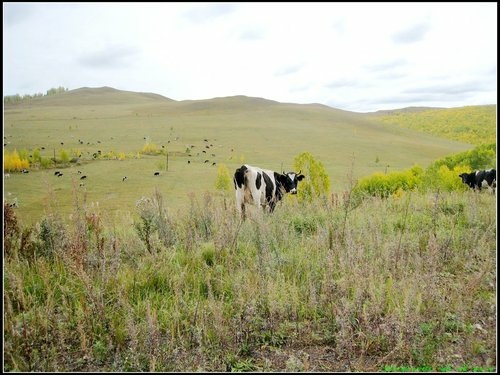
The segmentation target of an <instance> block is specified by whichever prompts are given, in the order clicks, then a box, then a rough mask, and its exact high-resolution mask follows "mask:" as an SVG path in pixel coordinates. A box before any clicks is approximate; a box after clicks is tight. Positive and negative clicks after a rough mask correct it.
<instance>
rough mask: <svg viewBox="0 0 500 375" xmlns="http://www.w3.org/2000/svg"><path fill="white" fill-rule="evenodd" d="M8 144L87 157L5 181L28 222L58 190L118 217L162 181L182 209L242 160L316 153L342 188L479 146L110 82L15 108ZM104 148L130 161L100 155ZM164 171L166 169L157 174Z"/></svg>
mask: <svg viewBox="0 0 500 375" xmlns="http://www.w3.org/2000/svg"><path fill="white" fill-rule="evenodd" d="M205 139H206V140H207V142H206V141H205ZM146 143H150V144H154V145H156V146H157V147H158V149H160V150H162V151H164V152H165V153H168V154H169V159H168V171H167V170H166V161H167V160H166V155H162V156H146V157H141V158H140V159H137V158H136V157H137V153H138V151H140V150H141V149H142V148H143V147H144V146H145V144H146ZM4 145H5V146H4V150H7V151H13V150H14V149H16V150H18V151H19V150H22V149H26V150H28V153H32V152H33V150H34V149H36V148H38V149H40V150H41V153H42V156H45V157H47V158H50V157H53V156H54V155H55V156H56V158H59V154H60V153H61V151H63V150H64V151H66V152H67V153H69V154H70V155H76V156H79V159H78V162H77V163H72V164H70V165H69V166H68V167H67V168H61V166H60V165H57V166H55V167H57V169H61V171H62V172H63V176H62V177H60V178H57V177H55V176H54V169H52V170H47V169H42V170H31V171H30V173H29V174H19V173H11V174H10V178H7V179H5V181H4V197H5V199H7V200H8V201H9V202H10V201H11V200H12V199H14V198H17V200H18V202H19V208H18V214H19V216H20V217H21V218H22V219H23V220H29V221H33V220H36V219H37V218H39V217H40V216H41V215H42V213H43V211H44V210H45V209H46V207H45V206H46V205H45V202H46V198H47V196H48V195H50V194H53V195H55V197H56V198H57V201H58V204H59V209H60V210H61V211H62V212H64V213H66V214H69V212H70V211H71V199H72V196H73V194H74V191H75V189H76V190H84V191H85V193H86V194H87V195H86V196H87V199H88V201H89V202H99V204H101V205H102V207H103V208H106V209H107V210H109V211H110V212H114V213H116V214H117V215H121V214H122V213H123V212H130V211H133V210H134V205H135V202H136V201H137V200H138V199H139V198H140V197H141V196H143V195H145V194H147V193H149V192H150V191H151V189H152V188H153V187H158V188H159V189H160V190H161V191H162V193H164V195H165V197H166V199H167V202H168V204H169V206H171V207H172V208H174V209H177V208H181V209H182V208H183V207H185V206H186V204H187V201H188V199H187V193H189V192H194V193H197V194H201V193H203V192H205V191H213V190H214V182H215V178H216V170H217V165H219V164H221V163H222V164H225V165H226V166H227V168H228V169H229V170H230V171H231V172H232V171H233V170H235V169H236V168H237V167H239V166H241V164H242V163H249V164H254V165H259V166H262V167H265V168H270V169H274V170H280V169H285V170H290V169H292V161H293V158H294V157H295V156H296V155H297V154H299V153H301V152H304V151H308V152H310V153H311V154H312V155H313V156H314V157H315V158H317V159H318V160H320V161H321V162H322V163H323V164H324V166H325V169H326V172H327V173H328V175H329V176H330V179H331V186H332V189H333V191H343V190H345V188H346V186H347V184H348V177H347V176H349V175H350V174H351V173H352V174H353V175H354V177H355V178H357V177H359V176H365V175H368V174H371V173H373V172H375V171H382V172H384V171H392V170H399V169H405V168H408V167H411V166H413V165H414V164H415V163H418V164H420V165H422V166H424V167H425V166H427V165H428V164H429V163H431V162H433V161H434V160H435V159H438V158H441V157H443V156H446V155H449V154H453V153H456V152H460V151H464V150H467V149H470V148H471V147H472V146H471V145H470V144H466V143H461V142H456V141H449V140H446V139H442V138H439V137H436V136H433V135H429V134H424V133H422V132H417V131H414V130H411V129H405V128H401V127H394V126H391V125H388V124H384V123H380V122H377V121H374V120H373V119H371V118H367V116H365V115H362V114H358V113H354V112H347V111H342V110H337V109H333V108H330V107H326V106H322V105H298V104H284V103H278V102H275V101H271V100H266V99H262V98H251V97H245V96H235V97H228V98H214V99H208V100H196V101H193V100H187V101H173V100H170V99H168V98H164V97H162V96H159V95H154V94H149V93H133V92H124V91H120V90H115V89H111V88H97V89H90V88H82V89H78V90H72V91H67V92H64V93H61V94H59V95H54V96H51V97H43V98H36V99H33V100H32V101H31V102H28V103H25V102H21V103H17V104H13V105H6V106H5V108H4ZM42 147H43V148H44V149H43V150H42V149H41V148H42ZM99 151H101V154H110V153H114V154H115V155H116V154H118V153H123V154H125V155H126V156H127V157H126V158H125V160H94V158H93V156H92V155H93V154H94V153H98V152H99ZM189 155H191V156H189ZM206 160H208V162H207V163H205V161H206ZM188 161H189V162H190V163H189V164H188ZM213 163H216V165H215V166H214V165H213ZM78 171H81V172H82V173H83V174H85V175H87V180H86V181H84V184H85V186H80V181H79V178H80V175H79V174H78ZM155 171H161V175H160V176H158V177H156V178H154V177H153V173H154V172H155ZM123 176H127V177H128V180H127V181H125V182H123V181H122V177H123Z"/></svg>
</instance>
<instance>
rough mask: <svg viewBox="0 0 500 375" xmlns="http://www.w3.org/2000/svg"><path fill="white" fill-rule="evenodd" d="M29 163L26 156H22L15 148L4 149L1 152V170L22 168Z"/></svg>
mask: <svg viewBox="0 0 500 375" xmlns="http://www.w3.org/2000/svg"><path fill="white" fill-rule="evenodd" d="M29 166H30V163H29V161H28V160H27V158H22V157H21V156H20V154H19V153H18V152H17V150H14V151H12V152H9V151H7V150H4V152H3V170H4V171H9V172H13V171H20V170H22V169H26V168H29Z"/></svg>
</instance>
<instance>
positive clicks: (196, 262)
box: [4, 188, 496, 371]
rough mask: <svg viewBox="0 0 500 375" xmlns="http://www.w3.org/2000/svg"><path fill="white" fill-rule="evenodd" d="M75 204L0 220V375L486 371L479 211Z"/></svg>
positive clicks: (484, 256)
mask: <svg viewBox="0 0 500 375" xmlns="http://www.w3.org/2000/svg"><path fill="white" fill-rule="evenodd" d="M74 201H75V203H74V213H73V216H72V221H71V222H63V221H62V219H61V218H60V217H58V216H57V215H55V214H54V215H51V216H47V217H45V218H43V219H42V220H41V221H40V222H38V223H37V224H36V225H33V226H31V227H26V228H25V227H23V226H22V223H19V222H17V218H16V216H15V213H14V211H12V208H11V207H9V206H8V205H5V204H4V218H5V221H4V257H5V264H4V370H6V371H200V370H205V371H261V370H275V371H281V370H288V371H306V370H308V371H320V370H331V371H344V370H348V371H369V370H375V371H376V370H381V369H383V368H384V366H430V367H432V368H434V369H436V368H438V367H440V366H443V365H449V366H452V367H453V366H460V365H474V366H493V367H495V366H496V362H495V361H496V360H495V358H496V340H495V339H496V325H495V317H496V300H495V296H496V268H495V258H496V208H495V197H494V196H491V195H488V194H476V193H473V192H465V193H439V192H434V193H426V194H423V193H411V194H410V193H403V194H402V195H401V196H399V197H389V198H387V199H381V198H369V199H365V200H363V201H362V202H360V203H358V204H357V206H356V207H353V206H350V201H349V194H348V193H347V194H344V196H343V197H335V199H331V200H330V201H325V200H316V201H313V202H311V203H299V202H297V201H296V200H294V199H293V198H290V199H286V200H284V201H283V202H282V203H281V204H280V205H279V206H278V207H277V209H276V211H275V212H274V214H272V215H262V214H260V213H258V212H254V213H252V215H250V217H249V219H247V220H245V221H241V219H240V218H239V216H238V215H237V214H236V212H235V210H234V209H233V208H232V207H231V208H228V207H227V206H226V205H225V204H224V202H223V199H222V198H221V197H220V196H216V195H213V194H209V193H207V194H205V195H203V196H196V195H194V194H192V195H191V196H190V205H189V208H188V209H187V210H185V211H184V212H179V213H177V214H175V215H173V214H172V213H171V212H170V211H169V210H168V207H167V206H166V204H165V202H164V201H163V198H162V196H161V194H160V193H159V192H158V191H157V190H155V191H153V192H152V194H151V196H150V197H146V198H144V199H143V200H142V201H141V202H140V204H138V205H137V209H136V211H135V212H133V213H131V214H130V216H127V217H125V219H124V220H123V222H118V221H117V220H116V219H114V218H110V217H108V216H107V215H106V213H105V212H103V211H101V210H100V209H99V207H98V206H96V205H92V204H89V203H88V202H86V199H85V197H84V196H82V195H81V193H80V192H78V189H76V188H75V197H74ZM145 226H149V229H148V231H147V232H146V231H145V230H144V228H145ZM139 228H140V229H139Z"/></svg>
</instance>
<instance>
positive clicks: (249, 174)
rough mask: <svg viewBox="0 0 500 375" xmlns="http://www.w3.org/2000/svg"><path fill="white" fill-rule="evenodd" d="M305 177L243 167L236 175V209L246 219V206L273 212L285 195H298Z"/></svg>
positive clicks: (248, 166)
mask: <svg viewBox="0 0 500 375" xmlns="http://www.w3.org/2000/svg"><path fill="white" fill-rule="evenodd" d="M303 178H304V175H302V174H300V172H299V173H295V172H288V173H285V172H283V173H278V172H274V171H271V170H268V169H261V168H258V167H252V166H250V165H243V166H241V168H238V169H237V170H236V172H235V173H234V178H233V182H234V188H235V190H236V209H237V210H238V211H239V212H241V214H242V216H243V218H244V217H245V204H247V203H253V204H254V205H256V206H257V207H263V208H264V207H265V206H269V212H273V211H274V208H275V207H276V204H277V203H278V202H279V201H280V200H281V198H283V195H285V193H291V194H297V184H298V182H299V181H301V180H302V179H303Z"/></svg>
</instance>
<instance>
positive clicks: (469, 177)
mask: <svg viewBox="0 0 500 375" xmlns="http://www.w3.org/2000/svg"><path fill="white" fill-rule="evenodd" d="M459 177H460V178H461V179H462V182H463V183H464V184H467V185H469V187H470V188H472V189H478V190H481V188H482V187H490V188H491V189H492V191H493V192H495V189H496V187H497V171H496V170H495V169H493V168H492V169H488V170H486V171H485V170H481V171H475V172H472V173H462V174H460V175H459Z"/></svg>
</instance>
